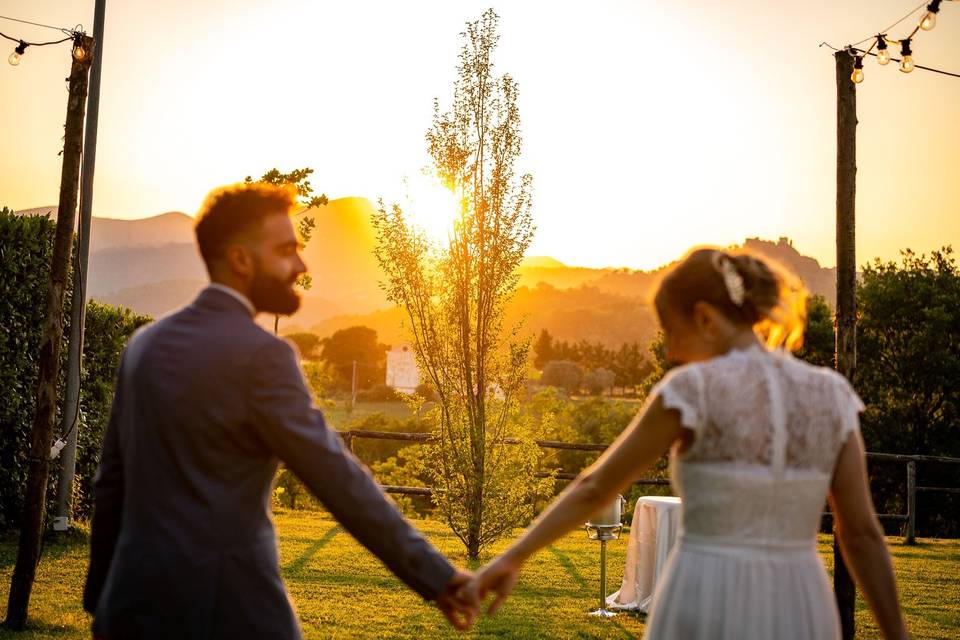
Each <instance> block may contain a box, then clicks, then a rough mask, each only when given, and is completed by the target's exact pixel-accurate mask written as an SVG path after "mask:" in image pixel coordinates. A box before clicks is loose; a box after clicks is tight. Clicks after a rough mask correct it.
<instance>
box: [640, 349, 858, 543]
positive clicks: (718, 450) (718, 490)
mask: <svg viewBox="0 0 960 640" xmlns="http://www.w3.org/2000/svg"><path fill="white" fill-rule="evenodd" d="M652 393H653V394H659V395H660V396H661V397H662V399H663V403H664V406H665V407H667V408H669V409H675V410H677V411H678V412H679V413H680V418H681V423H682V424H683V426H684V427H686V428H688V429H690V430H692V431H693V432H694V440H693V444H692V445H691V446H690V448H689V449H688V450H686V451H685V452H683V453H678V454H674V455H673V456H672V458H671V467H672V471H673V473H672V476H673V481H674V485H675V488H676V490H677V492H678V493H679V495H680V496H681V497H682V498H683V499H684V509H683V511H684V516H683V520H684V523H683V526H684V530H685V532H687V533H690V534H694V535H700V536H706V537H711V538H718V537H719V538H730V539H731V540H740V541H741V542H742V541H750V542H752V543H760V544H764V545H767V544H780V543H782V542H788V543H789V542H791V541H792V542H800V541H809V540H810V539H812V538H813V536H814V535H815V533H816V531H817V528H818V525H819V522H820V513H821V511H822V509H823V505H824V502H825V499H826V493H827V490H828V488H829V484H830V479H831V476H832V473H833V468H834V465H835V464H836V459H837V454H838V453H839V451H840V448H841V447H842V446H843V444H844V443H845V442H846V439H847V438H848V437H849V435H850V433H851V432H852V431H854V430H857V429H859V416H858V414H859V412H860V411H862V410H863V408H864V407H863V403H862V402H861V401H860V398H859V397H858V396H857V394H856V392H855V391H854V390H853V388H852V387H851V386H850V383H849V382H848V381H847V380H846V378H844V377H843V376H842V375H840V374H839V373H837V372H836V371H834V370H832V369H828V368H824V367H815V366H812V365H810V364H808V363H806V362H803V361H801V360H798V359H796V358H794V357H793V356H792V355H790V354H788V353H786V352H783V351H774V352H770V351H767V350H766V349H764V348H763V347H760V346H754V347H750V348H747V349H743V350H732V351H730V352H729V353H727V354H725V355H722V356H719V357H716V358H713V359H711V360H707V361H704V362H698V363H693V364H689V365H685V366H682V367H679V368H677V369H674V370H672V371H670V372H669V373H668V374H667V376H666V377H664V379H663V380H662V381H661V382H660V383H659V384H658V385H657V386H656V387H655V388H654V390H653V392H652Z"/></svg>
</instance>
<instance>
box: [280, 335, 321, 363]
mask: <svg viewBox="0 0 960 640" xmlns="http://www.w3.org/2000/svg"><path fill="white" fill-rule="evenodd" d="M283 338H284V340H289V341H290V342H292V343H293V344H294V345H296V347H297V351H298V352H299V353H300V357H301V358H303V359H304V360H314V359H316V358H318V357H319V354H318V353H317V350H318V349H319V348H320V336H318V335H317V334H315V333H290V334H287V335H285V336H283Z"/></svg>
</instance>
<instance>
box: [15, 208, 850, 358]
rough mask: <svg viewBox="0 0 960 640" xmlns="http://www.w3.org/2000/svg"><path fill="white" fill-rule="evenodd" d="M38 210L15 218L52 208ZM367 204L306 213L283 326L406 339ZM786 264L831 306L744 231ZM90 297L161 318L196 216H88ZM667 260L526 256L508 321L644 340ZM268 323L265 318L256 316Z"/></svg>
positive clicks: (199, 268) (815, 269)
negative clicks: (293, 301) (307, 276)
mask: <svg viewBox="0 0 960 640" xmlns="http://www.w3.org/2000/svg"><path fill="white" fill-rule="evenodd" d="M55 211H56V207H38V208H35V209H30V210H25V211H21V212H18V213H20V214H22V215H42V214H45V213H53V214H55ZM373 212H374V209H373V205H372V204H371V203H370V201H369V200H366V199H364V198H340V199H337V200H331V201H330V203H329V204H327V205H326V206H323V207H319V208H317V209H315V210H312V211H310V212H309V214H308V215H312V216H313V217H314V219H315V220H316V228H315V230H314V232H313V237H312V239H311V240H310V242H309V243H308V244H307V246H306V247H305V250H304V259H305V261H306V263H307V265H308V267H309V268H310V272H311V274H312V276H313V286H312V288H311V289H310V290H308V291H305V292H304V293H303V296H304V303H303V305H302V307H301V309H300V311H298V312H297V313H296V314H295V315H293V316H292V317H290V318H283V319H281V323H280V326H281V330H282V331H293V330H310V331H313V332H315V333H317V334H319V335H321V336H325V335H329V334H331V333H333V332H334V331H336V330H337V329H342V328H345V327H348V326H352V325H358V324H361V325H366V326H370V327H372V328H374V329H376V330H377V332H378V333H379V334H380V337H381V340H383V341H384V342H387V343H391V344H396V343H398V342H401V341H403V340H404V339H405V334H404V331H403V329H402V328H401V321H402V320H403V319H404V314H403V312H402V311H400V310H399V309H395V308H392V307H391V305H390V304H389V303H388V302H387V300H386V298H385V296H384V294H383V292H382V290H381V289H380V286H379V282H380V280H381V278H382V274H381V270H380V266H379V264H378V263H377V261H376V258H375V257H374V254H373V250H374V247H375V244H376V237H375V233H374V230H373V227H372V225H371V222H370V217H371V214H372V213H373ZM742 246H744V247H746V248H747V249H750V250H752V251H755V252H757V253H759V254H762V255H764V256H768V257H770V258H772V259H774V260H776V261H778V262H779V263H781V264H783V265H784V266H786V267H788V268H790V269H791V270H793V271H794V272H795V273H797V275H799V276H800V278H801V279H802V280H803V281H804V282H805V283H806V285H807V287H808V288H809V289H810V290H811V291H812V292H814V293H819V294H821V295H823V296H824V297H826V298H827V300H828V301H829V302H830V303H831V304H833V303H834V300H835V297H836V296H835V278H836V275H835V271H834V270H833V269H825V268H823V267H821V266H820V265H819V263H817V261H816V260H814V259H813V258H810V257H807V256H804V255H802V254H801V253H800V252H799V251H798V250H797V249H796V248H795V247H794V246H793V243H792V242H791V241H790V240H789V239H787V238H779V239H778V240H777V241H769V240H763V239H760V238H748V239H747V240H745V242H744V244H743V245H742ZM89 268H90V274H89V282H88V296H89V297H92V298H96V299H98V300H101V301H103V302H107V303H110V304H117V305H123V306H127V307H130V308H132V309H134V310H135V311H138V312H140V313H147V314H150V315H153V316H159V315H163V314H165V313H168V312H170V311H172V310H175V309H177V308H179V307H181V306H183V305H184V304H187V303H188V302H189V301H190V300H191V299H192V298H193V297H194V296H195V295H196V294H197V292H199V291H200V289H202V288H203V286H204V285H205V283H206V281H207V275H206V270H205V268H204V265H203V262H202V261H201V259H200V256H199V254H198V252H197V250H196V247H195V245H194V238H193V218H191V217H190V216H188V215H186V214H183V213H178V212H170V213H164V214H161V215H157V216H153V217H149V218H143V219H137V220H118V219H109V218H97V217H95V218H94V219H93V228H92V232H91V255H90V267H89ZM666 268H667V267H666V266H665V267H662V268H660V269H657V270H653V271H636V270H630V269H594V268H588V267H576V266H568V265H566V264H564V263H562V262H560V261H559V260H556V259H555V258H552V257H549V256H533V257H528V258H526V259H524V261H523V263H522V265H521V267H520V270H519V275H520V287H519V289H518V291H517V294H516V296H515V297H514V299H513V301H512V302H511V304H510V305H509V306H508V309H507V324H508V326H509V325H514V324H518V323H522V324H523V327H524V331H529V332H531V333H536V332H539V331H540V329H547V330H548V331H549V332H550V333H551V334H552V335H554V336H555V337H556V338H558V339H560V340H566V341H579V340H589V341H591V342H603V343H605V344H607V345H609V346H617V345H619V344H620V343H623V342H633V341H647V340H649V339H650V338H652V337H653V336H654V335H655V333H656V322H655V318H654V314H653V313H652V310H651V309H650V307H649V305H648V302H649V299H650V297H651V294H652V291H653V287H654V286H655V285H656V283H657V281H658V280H659V278H660V277H661V276H662V275H663V273H664V270H665V269H666ZM262 321H263V323H264V325H267V324H269V325H271V326H272V319H269V318H265V317H264V318H263V319H262Z"/></svg>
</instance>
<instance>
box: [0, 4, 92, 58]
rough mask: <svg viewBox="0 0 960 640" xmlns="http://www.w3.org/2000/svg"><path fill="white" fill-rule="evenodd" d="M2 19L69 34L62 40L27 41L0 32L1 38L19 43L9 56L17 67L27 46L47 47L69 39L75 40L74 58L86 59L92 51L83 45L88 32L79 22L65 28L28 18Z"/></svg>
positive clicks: (3, 17)
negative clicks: (32, 20)
mask: <svg viewBox="0 0 960 640" xmlns="http://www.w3.org/2000/svg"><path fill="white" fill-rule="evenodd" d="M0 19H2V20H10V21H11V22H21V23H23V24H30V25H34V26H37V27H44V28H46V29H53V30H54V31H59V32H60V33H62V34H63V35H65V36H67V37H66V38H63V39H61V40H53V41H51V42H27V41H26V40H21V39H19V38H11V37H10V36H8V35H7V34H5V33H0V38H5V39H7V40H9V41H10V42H16V43H17V48H16V49H14V50H13V53H11V54H10V55H9V56H8V57H7V62H9V63H10V66H13V67H16V66H17V65H19V64H20V60H21V58H22V57H23V52H24V51H26V49H27V47H46V46H48V45H52V44H60V43H61V42H67V41H73V50H72V51H71V54H72V55H73V59H74V60H77V61H78V62H79V61H81V60H85V59H86V58H88V57H89V56H90V52H89V51H87V50H86V49H85V48H84V46H83V42H84V38H85V37H86V35H87V34H86V33H84V31H83V26H82V25H79V24H78V25H77V26H76V27H74V28H73V29H63V28H61V27H53V26H50V25H48V24H40V23H39V22H30V21H28V20H20V19H18V18H11V17H9V16H0Z"/></svg>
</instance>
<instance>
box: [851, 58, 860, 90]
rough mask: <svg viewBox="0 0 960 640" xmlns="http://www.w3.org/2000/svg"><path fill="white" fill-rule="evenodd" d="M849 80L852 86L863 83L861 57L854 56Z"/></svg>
mask: <svg viewBox="0 0 960 640" xmlns="http://www.w3.org/2000/svg"><path fill="white" fill-rule="evenodd" d="M850 79H851V80H853V82H854V84H860V83H861V82H863V56H854V60H853V73H851V74H850Z"/></svg>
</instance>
